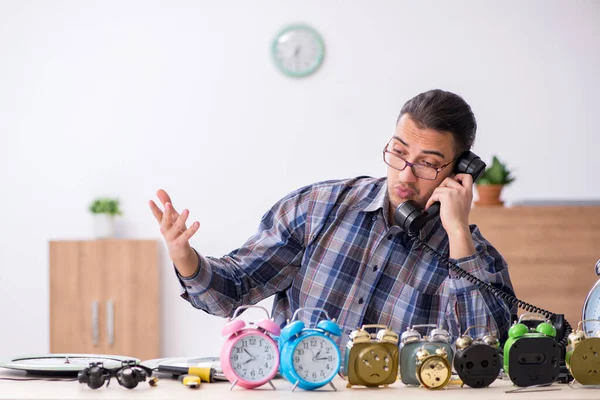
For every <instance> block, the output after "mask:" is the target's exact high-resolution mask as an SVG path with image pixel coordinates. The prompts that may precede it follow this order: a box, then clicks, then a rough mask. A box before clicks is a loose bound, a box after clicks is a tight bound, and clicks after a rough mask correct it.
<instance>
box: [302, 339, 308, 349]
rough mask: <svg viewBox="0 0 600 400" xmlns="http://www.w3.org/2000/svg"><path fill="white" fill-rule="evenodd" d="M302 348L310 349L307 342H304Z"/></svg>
mask: <svg viewBox="0 0 600 400" xmlns="http://www.w3.org/2000/svg"><path fill="white" fill-rule="evenodd" d="M302 348H304V349H308V342H306V341H304V342H302Z"/></svg>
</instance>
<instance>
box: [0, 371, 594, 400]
mask: <svg viewBox="0 0 600 400" xmlns="http://www.w3.org/2000/svg"><path fill="white" fill-rule="evenodd" d="M32 377H33V376H31V375H27V374H26V373H25V372H24V371H15V370H9V369H5V368H0V399H199V398H203V399H219V400H229V399H243V400H253V399H256V400H259V399H260V400H262V399H280V398H290V399H291V398H293V399H296V400H305V399H309V398H310V399H323V396H326V397H327V399H329V400H335V399H340V400H341V399H350V398H351V399H365V400H366V399H368V397H366V396H373V395H376V396H377V399H378V400H379V399H390V400H392V399H393V400H399V399H401V400H405V399H417V398H419V399H420V398H430V399H431V398H435V399H442V400H444V399H447V400H451V399H461V400H463V399H482V398H485V399H486V400H487V399H500V398H502V399H507V400H512V399H515V400H516V399H526V400H534V399H544V400H551V399H596V400H598V399H600V389H589V388H579V389H572V388H571V387H569V385H565V384H553V385H551V386H549V387H545V388H538V389H537V390H538V391H532V390H535V389H527V390H528V391H529V392H520V393H506V391H509V390H512V389H516V387H515V386H513V385H512V384H511V382H509V381H503V380H496V381H495V382H494V383H492V385H491V386H490V387H488V388H485V389H472V388H469V387H467V386H465V387H462V388H461V387H460V385H451V386H448V387H446V388H445V389H442V390H427V389H424V388H419V387H408V386H405V385H404V384H403V383H402V382H401V381H397V382H396V383H394V384H393V385H390V386H388V387H381V388H365V387H359V386H356V387H352V388H347V387H346V382H345V381H343V380H342V379H341V378H339V377H336V378H335V379H334V381H333V382H334V385H335V386H336V388H337V392H334V391H333V389H331V387H330V386H325V387H323V388H320V389H318V390H316V391H304V390H302V389H296V390H295V391H294V392H292V391H291V385H290V384H289V383H288V382H287V381H285V380H283V379H275V380H274V381H273V384H274V385H275V387H276V390H273V389H272V388H271V387H270V386H269V385H265V386H262V387H260V388H258V389H253V390H248V389H244V388H241V387H235V388H233V390H230V387H231V384H230V383H229V382H217V383H202V385H201V387H200V388H198V389H190V388H188V387H186V386H184V385H183V384H182V383H180V382H179V381H177V380H175V379H172V378H171V377H170V375H162V374H161V375H160V377H161V378H160V380H159V382H158V385H157V386H156V387H151V386H149V385H148V383H147V382H141V383H140V384H139V385H138V386H137V387H136V388H134V389H126V388H124V387H122V386H120V385H119V384H118V383H117V381H116V379H112V380H111V382H110V386H109V387H106V386H103V387H102V388H100V389H96V390H93V389H90V388H89V387H88V386H87V385H85V384H80V383H79V382H77V381H76V380H75V381H70V382H67V381H64V382H49V381H41V380H39V381H37V380H36V381H11V380H4V379H3V378H16V379H23V378H32ZM548 389H554V390H550V391H549V390H548ZM542 390H543V391H542Z"/></svg>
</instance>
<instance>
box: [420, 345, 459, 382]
mask: <svg viewBox="0 0 600 400" xmlns="http://www.w3.org/2000/svg"><path fill="white" fill-rule="evenodd" d="M416 358H417V370H416V373H417V379H418V380H419V383H420V384H421V386H423V387H425V388H427V389H441V388H443V387H444V386H446V385H447V384H448V382H450V376H451V375H452V367H451V366H450V362H449V361H448V353H447V352H446V349H444V348H443V347H439V348H437V349H435V352H434V353H433V354H431V353H429V351H428V350H427V349H425V347H422V348H420V349H419V350H418V351H417V354H416Z"/></svg>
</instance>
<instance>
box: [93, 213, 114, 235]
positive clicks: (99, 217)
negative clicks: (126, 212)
mask: <svg viewBox="0 0 600 400" xmlns="http://www.w3.org/2000/svg"><path fill="white" fill-rule="evenodd" d="M94 236H95V237H96V238H98V239H108V238H113V237H115V217H114V215H110V214H94Z"/></svg>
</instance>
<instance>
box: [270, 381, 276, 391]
mask: <svg viewBox="0 0 600 400" xmlns="http://www.w3.org/2000/svg"><path fill="white" fill-rule="evenodd" d="M269 385H271V387H272V388H273V390H277V389H276V388H275V385H273V382H271V381H269Z"/></svg>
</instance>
